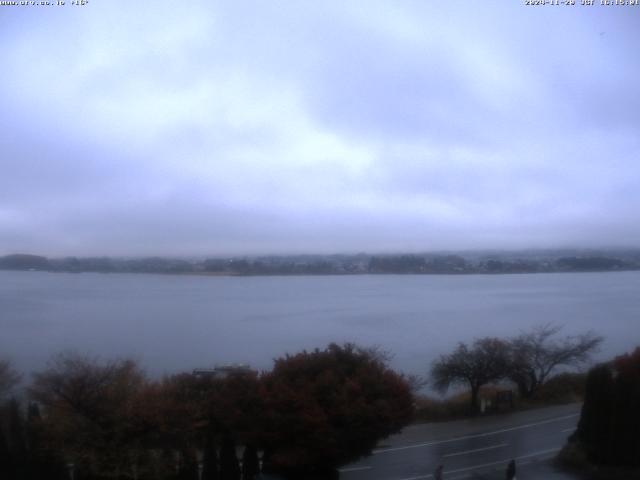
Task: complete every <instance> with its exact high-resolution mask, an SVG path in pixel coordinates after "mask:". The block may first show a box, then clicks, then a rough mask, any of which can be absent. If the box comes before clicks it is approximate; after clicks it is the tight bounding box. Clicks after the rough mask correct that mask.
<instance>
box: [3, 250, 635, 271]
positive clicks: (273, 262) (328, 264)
mask: <svg viewBox="0 0 640 480" xmlns="http://www.w3.org/2000/svg"><path fill="white" fill-rule="evenodd" d="M0 270H9V271H46V272H52V273H62V272H64V273H151V274H153V273H155V274H170V275H200V276H225V277H238V276H242V277H250V276H251V277H258V276H260V277H264V276H309V275H312V276H328V275H336V276H345V275H478V274H481V275H482V274H484V275H487V274H518V273H519V274H530V273H587V272H591V273H597V272H621V271H638V270H640V249H630V250H561V251H556V250H551V251H521V252H493V253H460V254H399V255H368V254H357V255H344V254H343V255H290V256H261V257H257V256H256V257H228V258H207V259H198V260H184V259H175V258H167V257H145V258H134V259H123V258H115V257H84V258H79V257H65V258H47V257H44V256H39V255H32V254H12V255H6V256H4V257H0Z"/></svg>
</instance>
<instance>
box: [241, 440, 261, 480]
mask: <svg viewBox="0 0 640 480" xmlns="http://www.w3.org/2000/svg"><path fill="white" fill-rule="evenodd" d="M259 470H260V466H259V464H258V451H257V450H256V447H254V446H253V445H248V446H247V447H246V448H245V449H244V453H243V454H242V480H253V479H254V478H255V477H256V476H257V475H258V473H260V471H259Z"/></svg>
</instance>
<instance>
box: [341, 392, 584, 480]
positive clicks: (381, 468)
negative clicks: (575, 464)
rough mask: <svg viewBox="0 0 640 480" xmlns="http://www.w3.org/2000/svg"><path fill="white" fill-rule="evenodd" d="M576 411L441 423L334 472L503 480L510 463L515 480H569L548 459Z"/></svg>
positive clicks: (413, 479)
mask: <svg viewBox="0 0 640 480" xmlns="http://www.w3.org/2000/svg"><path fill="white" fill-rule="evenodd" d="M579 414H580V405H577V404H572V405H563V406H557V407H549V408H544V409H538V410H532V411H527V412H519V413H513V414H507V415H499V416H491V417H483V418H477V419H473V420H463V421H456V422H447V423H436V424H424V425H413V426H410V427H407V428H406V429H404V430H403V431H402V432H401V433H400V434H398V435H395V436H393V437H390V438H389V439H387V440H386V441H384V442H383V443H382V444H380V445H379V446H378V448H377V450H375V451H374V452H373V455H371V456H369V457H367V458H363V459H361V460H360V461H358V462H356V463H353V464H350V465H347V466H345V467H343V468H342V469H341V470H340V480H422V479H433V478H434V477H433V472H434V470H435V469H436V467H437V466H438V465H440V464H442V465H444V478H445V479H447V480H454V479H487V480H494V479H504V478H505V472H506V468H507V464H508V462H509V460H511V459H515V461H516V465H517V476H516V478H517V479H518V480H534V479H536V480H570V479H571V480H574V479H578V478H579V477H577V476H573V475H571V474H568V473H565V472H560V471H558V470H557V469H556V468H555V467H554V466H553V463H552V459H553V458H554V457H555V455H556V454H557V452H558V450H559V449H560V448H561V447H562V446H563V445H564V444H565V443H566V440H567V437H568V436H569V435H570V434H571V433H572V432H573V431H574V430H575V427H576V425H577V422H578V419H579Z"/></svg>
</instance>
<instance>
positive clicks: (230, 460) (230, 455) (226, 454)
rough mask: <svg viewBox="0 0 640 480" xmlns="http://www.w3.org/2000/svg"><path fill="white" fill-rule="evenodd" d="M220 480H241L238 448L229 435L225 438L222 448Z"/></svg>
mask: <svg viewBox="0 0 640 480" xmlns="http://www.w3.org/2000/svg"><path fill="white" fill-rule="evenodd" d="M220 480H240V465H239V464H238V457H237V456H236V446H235V443H234V441H233V439H232V438H231V436H229V435H225V436H224V438H223V439H222V446H221V448H220Z"/></svg>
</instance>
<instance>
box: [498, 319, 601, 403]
mask: <svg viewBox="0 0 640 480" xmlns="http://www.w3.org/2000/svg"><path fill="white" fill-rule="evenodd" d="M561 330H562V326H561V325H553V324H550V323H547V324H544V325H539V326H537V327H535V328H533V330H531V331H530V332H525V333H522V334H520V335H519V336H517V337H515V338H513V339H512V340H510V342H509V345H510V357H511V358H510V362H509V363H510V366H509V374H508V377H509V378H510V379H511V380H512V381H513V382H514V383H515V384H516V386H517V387H518V391H519V393H520V396H522V397H524V398H530V397H531V396H533V395H534V394H535V392H536V391H537V390H538V388H539V387H540V386H541V385H543V384H544V383H545V381H546V380H547V379H548V378H549V376H550V375H551V373H553V371H554V370H556V369H557V368H558V367H561V366H565V367H577V366H579V365H581V364H584V363H585V362H587V361H588V360H589V359H590V357H591V354H592V353H594V352H595V351H597V349H598V347H599V346H600V344H601V343H602V340H603V338H602V337H601V336H599V335H596V334H595V333H594V332H591V331H589V332H586V333H583V334H581V335H575V336H566V337H564V338H560V339H558V338H556V336H557V334H558V333H559V332H560V331H561Z"/></svg>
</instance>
